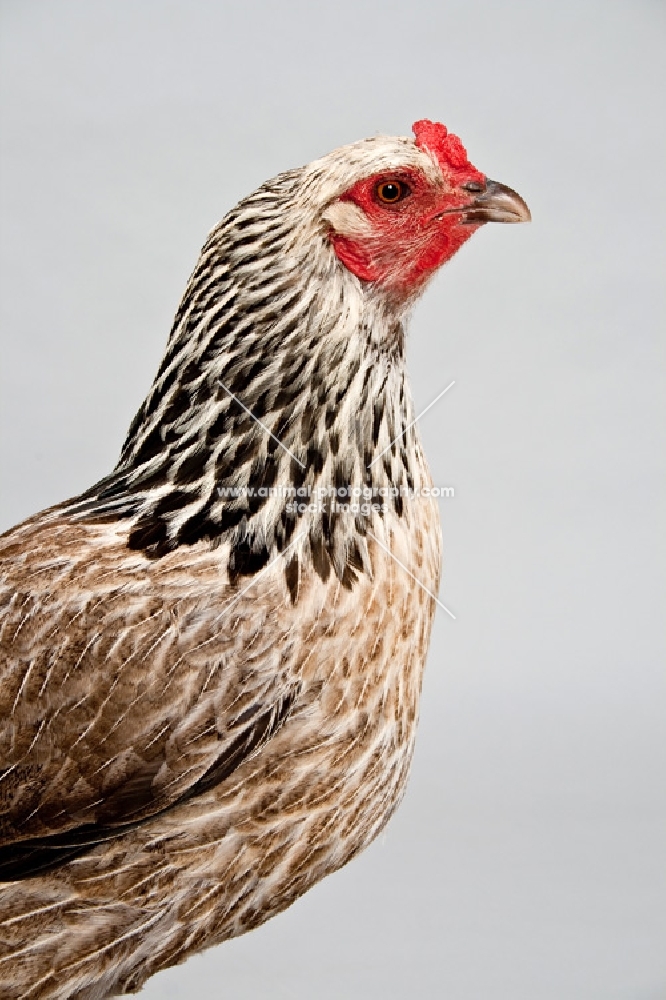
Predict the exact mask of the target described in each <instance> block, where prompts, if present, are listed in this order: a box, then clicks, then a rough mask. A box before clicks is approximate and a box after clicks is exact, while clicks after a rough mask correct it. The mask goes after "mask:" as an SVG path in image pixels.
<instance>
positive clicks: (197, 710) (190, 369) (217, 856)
mask: <svg viewBox="0 0 666 1000" xmlns="http://www.w3.org/2000/svg"><path fill="white" fill-rule="evenodd" d="M440 128H441V127H440ZM461 148H462V147H461ZM463 152H464V151H463ZM396 168H399V169H402V168H405V169H410V170H413V171H417V170H418V171H420V172H421V174H422V175H423V177H424V178H426V179H427V180H428V182H429V183H432V184H433V185H437V184H439V185H440V186H441V184H442V169H441V167H440V164H439V163H438V160H437V156H436V155H434V154H432V153H431V152H429V151H428V150H427V149H420V148H419V147H418V144H415V143H414V141H413V140H411V139H387V138H383V137H381V138H376V139H371V140H366V141H364V142H361V143H356V144H354V145H353V146H350V147H346V148H345V149H342V150H337V151H336V152H335V153H332V154H330V156H328V157H325V158H323V159H322V160H320V161H317V162H315V163H314V164H311V165H310V166H309V167H306V168H303V169H302V170H297V171H291V172H289V173H286V174H283V175H281V176H279V177H278V178H276V179H275V180H273V181H271V182H268V183H267V184H266V185H264V186H263V187H262V188H260V189H259V190H258V191H257V192H255V193H254V194H253V195H251V196H250V197H249V198H247V199H245V200H244V201H243V202H241V203H240V204H239V205H238V206H237V207H236V208H235V209H234V210H233V211H232V212H231V213H229V215H228V216H227V217H226V219H224V220H223V221H222V223H220V225H219V226H218V227H217V228H216V229H215V230H213V232H212V233H211V235H210V237H209V239H208V241H207V243H206V244H205V246H204V248H203V251H202V255H201V258H200V260H199V262H198V264H197V267H196V269H195V271H194V273H193V275H192V277H191V279H190V282H189V285H188V288H187V290H186V292H185V296H184V298H183V301H182V303H181V306H180V308H179V310H178V313H177V316H176V319H175V321H174V326H173V330H172V333H171V336H170V339H169V342H168V345H167V350H166V354H165V356H164V359H163V361H162V364H161V367H160V369H159V372H158V375H157V377H156V380H155V382H154V384H153V387H152V388H151V390H150V392H149V394H148V396H147V398H146V400H145V402H144V404H143V405H142V407H141V408H140V410H139V412H138V414H137V417H136V418H135V421H134V422H133V424H132V427H131V428H130V432H129V434H128V437H127V440H126V442H125V445H124V447H123V451H122V454H121V458H120V461H119V463H118V465H117V467H116V469H115V470H114V472H113V473H112V474H111V475H110V476H108V477H106V478H105V479H104V480H102V481H101V482H100V483H98V484H96V486H94V487H93V488H92V489H91V490H89V491H87V492H86V493H85V494H83V495H82V496H80V497H77V498H74V499H73V500H71V501H68V502H66V503H63V504H61V505H59V506H57V507H55V508H52V509H51V510H49V511H45V512H43V513H41V514H38V515H36V516H35V517H33V518H30V519H29V520H28V521H26V522H24V523H23V524H22V525H19V526H18V527H16V528H14V529H12V530H11V531H10V532H7V533H6V534H5V535H4V536H2V539H1V540H0V555H1V557H2V579H1V583H0V604H1V607H2V611H1V616H0V641H1V644H2V662H1V663H0V678H1V683H0V706H1V709H0V719H1V720H2V721H1V724H0V768H1V770H0V878H3V879H5V885H4V886H3V887H1V888H0V979H1V981H2V984H3V986H2V989H3V993H2V995H3V997H5V996H6V997H7V998H8V1000H9V998H19V997H20V998H33V1000H36V998H54V1000H55V998H57V1000H66V998H70V997H77V998H80V1000H84V998H85V1000H102V998H104V997H108V996H112V995H114V994H116V993H123V992H131V991H134V990H137V989H139V988H140V986H141V985H142V984H143V983H144V982H145V980H146V978H147V977H148V976H150V975H151V974H153V973H154V972H156V971H158V970H160V969H162V968H165V967H167V966H169V965H171V964H173V963H175V962H179V961H182V960H183V959H185V958H186V957H187V956H188V955H189V954H191V953H192V952H195V951H198V950H200V949H202V948H204V947H207V946H209V945H211V944H214V943H216V942H219V941H222V940H224V939H225V938H229V937H231V936H234V935H237V934H240V933H243V932H244V931H246V930H248V929H250V928H252V927H255V926H257V925H258V924H260V923H262V922H263V921H264V920H266V919H268V918H269V917H271V916H272V915H274V914H275V913H277V912H279V911H280V910H282V909H284V908H285V907H286V906H288V905H289V904H290V903H291V902H293V901H294V900H295V899H296V898H297V897H298V896H299V895H301V894H302V893H303V892H304V891H306V890H307V889H308V888H309V887H310V886H311V885H313V884H314V883H315V882H316V881H317V880H318V879H320V878H322V877H323V876H324V875H326V874H328V873H329V872H332V871H334V870H335V869H336V868H338V867H340V865H342V864H344V863H345V862H346V861H348V860H349V859H350V858H351V857H353V855H355V854H356V853H357V852H358V851H359V850H361V849H362V848H363V847H364V846H366V845H367V844H368V843H369V842H370V841H371V840H372V839H373V837H374V836H376V834H377V833H378V831H379V830H380V829H381V828H382V826H383V825H384V824H385V823H386V821H387V819H388V818H389V816H390V815H391V813H392V812H393V810H394V809H395V807H396V805H397V803H398V802H399V800H400V797H401V795H402V793H403V791H404V787H405V781H406V778H407V772H408V769H409V764H410V760H411V755H412V750H413V746H414V737H415V728H416V721H417V715H418V701H419V693H420V688H421V678H422V671H423V666H424V662H425V657H426V652H427V648H428V641H429V635H430V628H431V623H432V616H433V608H434V602H433V600H432V597H431V596H429V594H428V591H430V592H431V593H432V592H434V593H436V592H437V588H438V582H439V567H440V532H439V524H438V516H437V510H436V505H435V503H434V501H432V500H430V499H426V498H422V499H416V500H409V501H407V500H404V499H403V497H402V496H400V495H397V496H396V495H395V494H396V493H398V494H399V491H400V490H401V489H402V490H403V491H404V489H410V490H416V491H418V490H419V489H420V488H422V487H424V486H427V485H429V484H430V478H429V473H428V470H427V466H426V463H425V459H424V457H423V453H422V449H421V446H420V443H419V439H418V434H417V430H416V427H415V426H414V425H412V420H413V416H414V415H413V411H412V404H411V399H410V394H409V391H408V387H407V384H406V375H405V368H404V333H403V326H402V323H403V320H404V317H405V315H406V313H407V311H408V309H409V306H410V304H411V301H412V300H413V298H414V296H415V294H416V292H417V291H418V290H420V289H415V290H414V292H413V294H412V293H409V292H405V291H404V290H403V291H402V292H401V294H399V295H398V294H396V292H395V289H394V288H388V286H387V287H383V286H382V284H381V282H367V281H363V280H359V278H358V277H357V276H355V274H353V273H351V271H350V270H349V269H348V268H347V267H345V266H343V264H342V263H341V261H340V259H338V257H337V256H336V253H335V252H334V249H333V247H332V245H331V239H330V234H331V231H332V229H335V227H336V226H343V225H346V226H347V231H348V232H350V231H352V230H353V227H354V226H356V227H358V226H359V217H358V213H356V215H354V214H353V211H350V209H349V207H348V205H349V202H345V201H344V200H340V199H341V196H343V195H344V192H346V191H348V190H349V189H350V187H352V185H353V184H355V183H356V182H357V181H359V179H362V178H364V177H367V176H369V175H372V174H376V173H378V172H380V173H381V172H382V171H384V172H385V171H393V170H395V169H396ZM340 206H342V208H340ZM336 212H337V214H336ZM239 401H241V402H242V404H243V406H241V405H240V403H239ZM244 407H247V408H248V409H250V410H251V411H252V414H253V415H254V417H253V416H251V415H250V414H249V413H248V412H247V410H245V409H244ZM255 417H256V418H257V419H258V421H260V422H261V423H258V422H257V420H255V419H254V418H255ZM262 424H263V426H261V425H262ZM267 430H269V431H270V432H271V434H273V435H275V437H271V435H270V434H269V433H267ZM275 438H279V441H280V442H281V443H280V444H278V442H277V441H276V440H275ZM384 451H385V453H384V454H382V457H381V458H380V459H379V460H378V461H373V460H374V459H375V458H376V457H377V456H379V455H380V454H381V453H382V452H384ZM371 463H372V465H371ZM368 466H371V467H370V468H368ZM278 484H286V485H289V486H290V487H294V488H297V487H306V488H307V487H310V488H311V489H312V490H316V489H317V487H318V486H320V485H322V484H323V485H325V486H329V485H334V486H343V485H344V486H348V487H352V488H354V487H356V488H362V487H364V486H365V487H367V486H370V487H377V489H378V490H384V491H386V489H387V488H389V493H390V492H391V488H392V492H393V494H394V495H393V496H391V497H390V498H389V499H387V500H386V509H385V510H383V511H381V512H376V511H371V510H366V511H362V510H359V511H356V512H355V513H353V512H347V513H340V512H334V511H332V510H331V508H330V504H329V503H328V501H324V503H323V505H322V508H321V509H318V510H311V509H308V510H305V511H302V512H300V513H299V512H296V513H294V512H293V511H292V512H290V511H289V509H288V505H287V504H285V500H284V498H283V497H276V496H273V497H270V496H259V495H258V494H255V496H247V495H246V496H239V497H236V498H231V499H230V498H229V496H225V495H223V494H224V490H225V489H229V488H244V487H253V488H254V489H255V490H256V489H258V488H259V487H264V488H265V489H264V492H268V489H267V488H268V487H274V486H275V485H278ZM387 550H388V551H387ZM389 552H390V553H393V554H394V555H395V557H396V559H395V560H394V559H393V558H392V556H391V555H389V554H388V553H389ZM401 564H402V565H401ZM405 567H407V568H408V569H409V573H408V572H406V571H405ZM410 573H411V574H413V577H411V576H410V575H409V574H410ZM414 577H416V578H417V579H418V581H420V584H421V585H422V586H418V585H416V584H415V582H414Z"/></svg>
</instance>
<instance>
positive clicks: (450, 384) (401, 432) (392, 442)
mask: <svg viewBox="0 0 666 1000" xmlns="http://www.w3.org/2000/svg"><path fill="white" fill-rule="evenodd" d="M455 384H456V380H455V379H454V380H453V382H450V383H449V384H448V385H447V387H446V389H442V391H441V392H440V394H439V396H435V398H434V399H433V401H432V403H428V405H427V406H426V408H425V410H421V412H420V413H419V415H418V416H417V417H414V419H413V420H412V422H411V424H407V426H406V427H405V429H404V431H400V433H399V434H398V436H397V437H394V438H393V440H392V441H391V443H390V444H388V445H387V446H386V447H385V448H384V451H380V453H379V454H378V455H377V456H376V457H375V458H373V460H372V462H370V465H368V466H367V468H368V469H371V468H372V467H373V465H374V464H375V462H378V461H379V459H380V458H381V457H382V455H385V454H386V452H387V451H388V450H389V448H392V447H393V445H394V444H395V443H396V441H398V440H399V439H400V438H401V437H403V436H404V435H405V434H406V433H407V431H408V430H409V428H410V427H413V426H414V424H415V423H416V421H417V420H420V419H421V417H422V416H423V415H424V414H425V413H427V412H428V410H429V409H430V407H431V406H434V405H435V403H436V402H437V400H438V399H441V398H442V396H443V395H444V393H445V392H448V391H449V389H450V388H451V386H452V385H455ZM445 610H446V609H445Z"/></svg>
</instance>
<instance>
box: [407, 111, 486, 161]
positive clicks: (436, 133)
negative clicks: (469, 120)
mask: <svg viewBox="0 0 666 1000" xmlns="http://www.w3.org/2000/svg"><path fill="white" fill-rule="evenodd" d="M412 131H413V133H414V135H415V136H416V145H417V146H418V147H419V149H429V150H430V152H431V153H434V154H435V156H436V157H437V159H438V160H439V162H440V163H441V164H442V165H444V164H446V165H447V166H449V167H453V168H454V169H455V170H460V169H461V168H463V167H468V166H469V167H472V164H471V163H470V162H469V160H468V159H467V150H466V149H465V147H464V146H463V144H462V142H461V141H460V139H459V138H458V136H457V135H453V133H452V132H449V130H448V129H447V127H446V125H442V124H441V122H431V121H429V120H428V119H427V118H423V119H422V120H421V121H418V122H414V124H413V125H412ZM472 169H474V168H473V167H472Z"/></svg>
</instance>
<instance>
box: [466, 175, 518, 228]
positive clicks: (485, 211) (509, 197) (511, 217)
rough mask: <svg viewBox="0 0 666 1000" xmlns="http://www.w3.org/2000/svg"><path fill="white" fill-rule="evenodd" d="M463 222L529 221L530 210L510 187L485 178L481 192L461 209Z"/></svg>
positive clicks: (476, 223) (472, 223)
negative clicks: (483, 189) (484, 186)
mask: <svg viewBox="0 0 666 1000" xmlns="http://www.w3.org/2000/svg"><path fill="white" fill-rule="evenodd" d="M462 217H463V222H464V223H466V224H467V225H474V226H478V225H481V224H482V223H484V222H529V221H530V220H531V218H532V216H531V215H530V210H529V208H528V207H527V205H526V204H525V202H524V201H523V199H522V198H521V197H520V195H519V194H517V193H516V192H515V191H514V190H513V189H512V188H510V187H507V186H506V184H499V183H498V182H497V181H491V180H490V179H489V178H486V188H485V191H484V192H483V194H480V195H479V197H478V198H475V199H474V201H473V202H472V203H471V204H470V205H467V207H465V208H463V210H462Z"/></svg>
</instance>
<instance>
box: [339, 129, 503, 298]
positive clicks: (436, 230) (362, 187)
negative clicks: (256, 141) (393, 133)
mask: <svg viewBox="0 0 666 1000" xmlns="http://www.w3.org/2000/svg"><path fill="white" fill-rule="evenodd" d="M414 131H415V133H416V135H417V142H416V144H417V145H420V146H427V148H428V149H429V150H430V151H432V152H434V153H435V155H436V156H437V159H438V161H439V165H440V168H441V170H442V180H441V181H440V182H438V183H437V184H433V183H432V182H431V181H430V180H428V179H427V178H426V176H425V175H424V174H423V173H421V171H419V170H416V169H411V168H410V169H402V170H397V171H395V172H387V173H382V174H375V175H374V176H372V177H366V178H364V179H363V180H362V181H359V182H358V183H357V184H355V185H354V186H353V187H352V188H350V189H349V191H347V192H346V193H345V194H344V195H342V198H341V199H340V200H341V201H350V202H353V203H354V204H355V205H357V206H358V208H360V209H361V211H362V212H363V213H364V215H365V217H366V218H367V220H368V221H369V222H370V224H371V227H372V233H371V234H370V235H368V236H362V237H356V236H354V237H352V236H343V235H341V234H338V233H332V234H331V242H332V244H333V248H334V250H335V253H336V254H337V256H338V258H339V259H340V260H341V261H342V263H343V264H344V265H345V267H347V268H348V269H349V270H350V271H351V272H352V274H355V275H356V277H357V278H360V279H361V280H362V281H372V282H377V283H378V284H381V285H383V286H384V287H386V288H387V289H391V290H392V291H393V292H395V293H397V294H401V295H409V294H411V293H413V292H415V291H416V290H418V288H419V287H420V286H421V285H422V284H423V283H424V282H425V281H427V279H428V278H429V277H430V276H431V275H432V273H433V272H434V271H435V270H436V269H437V268H438V267H440V266H441V265H442V264H443V263H444V262H445V261H447V260H449V258H451V257H452V256H453V254H454V253H455V252H456V251H457V250H459V249H460V247H461V246H462V245H463V243H465V242H466V241H467V240H468V239H469V238H470V236H471V235H472V234H473V233H475V232H476V230H477V229H478V228H479V226H478V225H470V224H465V223H464V222H463V221H462V217H461V215H460V214H459V213H457V212H455V209H456V208H460V209H461V210H462V209H464V208H465V207H466V206H468V205H470V204H471V203H472V202H473V201H474V198H475V194H474V193H473V192H470V191H466V190H465V189H464V188H463V187H462V185H463V184H469V183H476V184H480V185H482V186H484V185H485V181H486V178H485V176H484V175H483V174H482V173H480V172H479V171H478V170H477V169H476V168H475V167H473V166H472V164H471V163H469V161H468V160H467V154H466V153H465V149H464V147H463V145H462V143H461V142H460V140H459V139H458V138H457V136H454V135H451V134H450V133H447V130H446V128H445V126H443V125H439V124H433V123H432V122H417V123H416V124H415V126H414ZM387 181H393V182H401V183H403V184H406V185H407V187H408V188H409V189H410V194H408V195H407V196H406V197H404V198H403V199H402V200H400V201H397V202H395V203H394V204H386V203H384V202H383V201H382V200H381V199H380V197H379V195H378V193H377V191H378V187H379V186H380V185H381V184H382V183H386V182H387ZM452 209H453V210H454V211H453V212H451V210H452ZM442 213H447V214H442Z"/></svg>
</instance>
